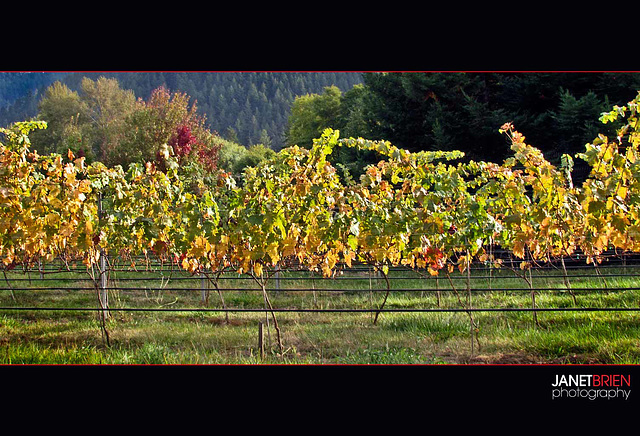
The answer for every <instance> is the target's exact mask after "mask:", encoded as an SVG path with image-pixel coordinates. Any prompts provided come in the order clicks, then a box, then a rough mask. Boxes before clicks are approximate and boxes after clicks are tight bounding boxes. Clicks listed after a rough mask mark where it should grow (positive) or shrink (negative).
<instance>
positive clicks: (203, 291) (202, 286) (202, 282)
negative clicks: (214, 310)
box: [200, 273, 208, 305]
mask: <svg viewBox="0 0 640 436" xmlns="http://www.w3.org/2000/svg"><path fill="white" fill-rule="evenodd" d="M205 280H206V278H205V275H204V273H200V301H201V302H202V304H203V305H206V304H207V300H208V298H207V297H208V292H207V289H206V287H205Z"/></svg>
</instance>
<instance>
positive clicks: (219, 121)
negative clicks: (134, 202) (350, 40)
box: [0, 72, 363, 149]
mask: <svg viewBox="0 0 640 436" xmlns="http://www.w3.org/2000/svg"><path fill="white" fill-rule="evenodd" d="M85 76H86V77H90V78H92V79H96V78H98V77H100V76H105V77H115V78H117V79H118V81H119V82H120V85H121V87H122V88H124V89H131V90H132V91H133V92H134V93H135V94H136V96H138V97H141V98H143V99H147V98H148V97H149V95H150V94H151V92H152V91H153V90H154V89H156V88H157V87H159V86H162V85H164V86H166V87H167V88H168V89H169V90H170V91H172V92H184V93H186V94H187V95H189V96H190V97H191V99H192V102H193V101H196V102H197V107H198V111H199V113H201V114H203V115H205V116H206V118H207V121H208V124H209V127H210V128H211V129H213V130H216V131H218V132H219V133H220V134H221V135H222V136H225V137H228V136H230V135H235V138H234V139H237V141H238V142H239V143H241V144H243V145H252V144H257V143H265V142H267V143H268V144H266V145H270V146H271V147H272V148H274V149H279V148H280V147H282V145H283V144H284V133H285V130H286V127H287V121H288V117H289V113H290V109H291V103H292V102H293V100H294V99H295V97H296V96H298V95H304V94H308V93H322V91H323V89H324V87H326V86H331V85H335V86H337V87H338V88H340V89H341V90H342V91H343V92H346V91H348V90H349V89H351V88H352V87H353V86H354V85H356V84H358V83H362V81H363V79H362V75H361V74H360V73H353V72H345V73H340V72H337V73H334V72H313V73H305V72H236V73H232V72H220V73H216V72H209V73H207V72H182V73H181V72H140V73H127V72H113V73H94V72H91V73H0V125H2V126H6V125H7V124H9V123H11V122H14V121H22V120H25V119H29V118H31V117H34V116H36V115H37V112H38V110H37V103H38V100H39V99H40V95H41V93H42V92H44V90H45V89H46V87H47V86H49V85H50V84H51V83H53V82H54V81H55V80H60V81H62V82H64V83H65V84H67V85H68V86H69V87H70V88H71V89H76V90H78V89H79V88H80V83H81V80H82V77H85ZM3 103H4V104H3Z"/></svg>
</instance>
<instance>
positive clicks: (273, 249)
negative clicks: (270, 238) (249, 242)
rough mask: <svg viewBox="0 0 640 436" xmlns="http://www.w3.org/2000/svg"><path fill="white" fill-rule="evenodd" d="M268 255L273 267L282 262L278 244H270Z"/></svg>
mask: <svg viewBox="0 0 640 436" xmlns="http://www.w3.org/2000/svg"><path fill="white" fill-rule="evenodd" d="M267 254H268V255H269V257H270V258H271V262H272V263H273V265H275V264H276V263H278V261H279V260H280V254H279V253H278V244H277V243H273V244H270V245H269V246H268V247H267Z"/></svg>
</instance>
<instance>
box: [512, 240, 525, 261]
mask: <svg viewBox="0 0 640 436" xmlns="http://www.w3.org/2000/svg"><path fill="white" fill-rule="evenodd" d="M513 254H515V255H516V256H517V257H519V258H521V259H522V258H523V257H524V242H522V241H516V242H515V243H514V244H513Z"/></svg>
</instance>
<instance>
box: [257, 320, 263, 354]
mask: <svg viewBox="0 0 640 436" xmlns="http://www.w3.org/2000/svg"><path fill="white" fill-rule="evenodd" d="M258 350H259V352H260V360H264V331H263V328H262V321H259V322H258Z"/></svg>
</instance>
